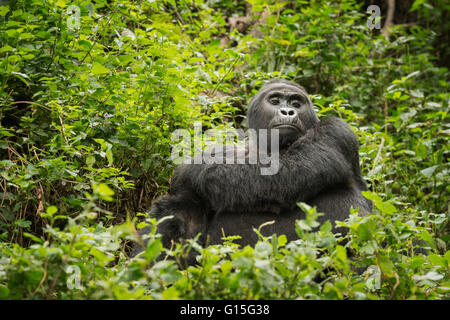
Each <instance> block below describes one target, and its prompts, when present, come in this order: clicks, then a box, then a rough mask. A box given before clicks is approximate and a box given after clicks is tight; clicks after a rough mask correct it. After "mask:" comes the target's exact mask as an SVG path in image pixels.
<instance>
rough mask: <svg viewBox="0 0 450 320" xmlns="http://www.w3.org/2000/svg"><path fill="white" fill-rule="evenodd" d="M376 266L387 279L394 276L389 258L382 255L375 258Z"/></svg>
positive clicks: (392, 265)
mask: <svg viewBox="0 0 450 320" xmlns="http://www.w3.org/2000/svg"><path fill="white" fill-rule="evenodd" d="M377 264H378V266H379V267H380V269H381V271H382V272H383V273H384V274H385V275H386V276H388V277H393V276H394V264H393V263H392V261H391V260H390V259H389V257H387V256H384V255H379V256H377Z"/></svg>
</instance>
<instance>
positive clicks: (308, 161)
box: [134, 79, 371, 264]
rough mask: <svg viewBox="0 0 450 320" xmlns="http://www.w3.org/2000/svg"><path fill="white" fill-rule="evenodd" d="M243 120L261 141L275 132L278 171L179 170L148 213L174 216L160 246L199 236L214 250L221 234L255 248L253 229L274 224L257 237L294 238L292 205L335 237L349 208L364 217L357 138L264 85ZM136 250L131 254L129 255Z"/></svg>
mask: <svg viewBox="0 0 450 320" xmlns="http://www.w3.org/2000/svg"><path fill="white" fill-rule="evenodd" d="M247 121H248V126H249V129H255V130H257V131H258V130H259V129H266V131H265V132H267V133H268V135H269V133H270V131H271V130H273V129H278V130H279V131H278V133H279V151H278V152H279V153H278V156H279V158H278V159H279V167H278V172H277V173H276V174H274V175H262V174H261V171H260V167H261V166H262V165H261V164H259V163H256V164H247V163H245V164H206V163H203V164H184V165H180V166H179V167H177V168H176V169H175V173H174V176H173V178H172V182H171V186H170V190H169V194H168V195H166V196H163V197H162V198H160V199H158V200H157V201H156V202H155V203H154V204H153V206H152V208H151V210H150V214H151V215H152V216H154V217H156V218H158V219H159V218H162V217H165V216H169V215H171V216H173V218H171V219H166V220H164V221H163V222H162V223H160V224H159V225H158V232H159V233H161V234H162V242H163V245H164V246H165V247H170V245H171V242H172V241H179V240H180V239H189V238H193V237H195V236H196V235H197V234H198V233H199V232H200V233H201V234H202V236H201V238H200V240H201V242H202V245H207V244H218V243H221V238H222V237H223V234H225V235H227V236H229V235H240V236H241V237H242V239H240V240H239V241H238V242H239V243H240V244H242V245H246V244H255V243H256V241H257V235H256V234H255V232H254V231H253V228H258V226H260V225H261V224H263V223H264V222H267V221H271V220H274V221H275V223H273V224H270V225H267V226H265V227H264V228H262V230H261V232H262V234H264V235H271V234H273V233H276V234H285V235H286V236H287V238H288V240H293V239H296V238H297V235H296V233H295V220H297V219H302V218H304V213H303V212H302V211H301V210H300V209H299V208H298V206H297V205H296V203H297V202H306V203H308V204H309V205H311V206H317V211H318V212H322V213H325V215H324V216H321V217H320V218H319V222H321V223H323V222H325V221H326V220H330V221H331V222H332V224H333V231H334V232H336V231H339V232H341V233H344V232H345V230H336V227H335V224H334V222H335V220H344V219H346V218H347V217H348V216H349V212H350V208H351V207H354V208H359V212H360V214H366V213H368V212H370V210H371V202H370V201H369V200H367V199H365V198H364V197H363V196H362V194H361V191H363V190H366V185H365V182H364V181H363V179H362V176H361V172H360V167H359V154H358V149H359V142H358V140H357V137H356V135H355V134H354V133H353V132H352V130H351V129H350V127H349V126H348V125H347V124H346V123H345V122H344V121H342V120H341V119H338V118H334V117H329V118H325V119H323V120H321V121H319V119H318V117H317V115H316V113H315V112H314V109H313V106H312V103H311V101H310V99H309V97H308V94H307V93H306V91H305V89H304V88H303V87H302V86H300V85H298V84H296V83H293V82H290V81H287V80H282V79H277V80H271V81H269V82H268V83H266V84H265V85H264V87H263V88H262V89H261V90H260V91H259V92H258V93H257V94H256V95H255V96H254V97H253V98H252V100H251V101H250V104H249V107H248V113H247ZM269 152H270V150H269ZM148 231H149V230H148V229H145V228H144V229H143V230H142V231H141V232H142V233H145V232H148ZM141 250H142V248H140V247H136V248H135V250H134V254H136V253H137V252H139V251H141ZM194 256H195V255H194ZM194 256H191V257H190V260H191V261H188V263H189V264H192V263H195V260H193V259H194Z"/></svg>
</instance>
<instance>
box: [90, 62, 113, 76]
mask: <svg viewBox="0 0 450 320" xmlns="http://www.w3.org/2000/svg"><path fill="white" fill-rule="evenodd" d="M91 72H92V74H95V75H97V74H105V73H109V72H110V70H109V69H108V68H105V67H104V66H103V65H101V64H100V63H98V62H94V63H93V64H92V69H91Z"/></svg>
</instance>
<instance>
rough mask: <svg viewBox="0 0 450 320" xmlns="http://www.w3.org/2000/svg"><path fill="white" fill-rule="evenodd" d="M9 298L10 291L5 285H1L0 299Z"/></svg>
mask: <svg viewBox="0 0 450 320" xmlns="http://www.w3.org/2000/svg"><path fill="white" fill-rule="evenodd" d="M8 297H9V289H8V287H7V286H5V285H4V284H0V299H1V300H5V299H8Z"/></svg>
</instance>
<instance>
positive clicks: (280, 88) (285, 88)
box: [260, 83, 308, 97]
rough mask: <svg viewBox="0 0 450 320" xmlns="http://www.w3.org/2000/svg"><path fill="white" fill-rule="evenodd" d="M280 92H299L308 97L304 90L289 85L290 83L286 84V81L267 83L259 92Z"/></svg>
mask: <svg viewBox="0 0 450 320" xmlns="http://www.w3.org/2000/svg"><path fill="white" fill-rule="evenodd" d="M273 91H276V92H281V93H284V94H294V93H295V94H301V95H303V96H306V97H308V94H307V93H306V91H305V90H302V89H301V88H299V87H297V86H295V85H290V84H286V83H274V84H269V85H267V86H265V87H263V88H262V89H261V92H260V93H261V94H268V93H270V92H273Z"/></svg>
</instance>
